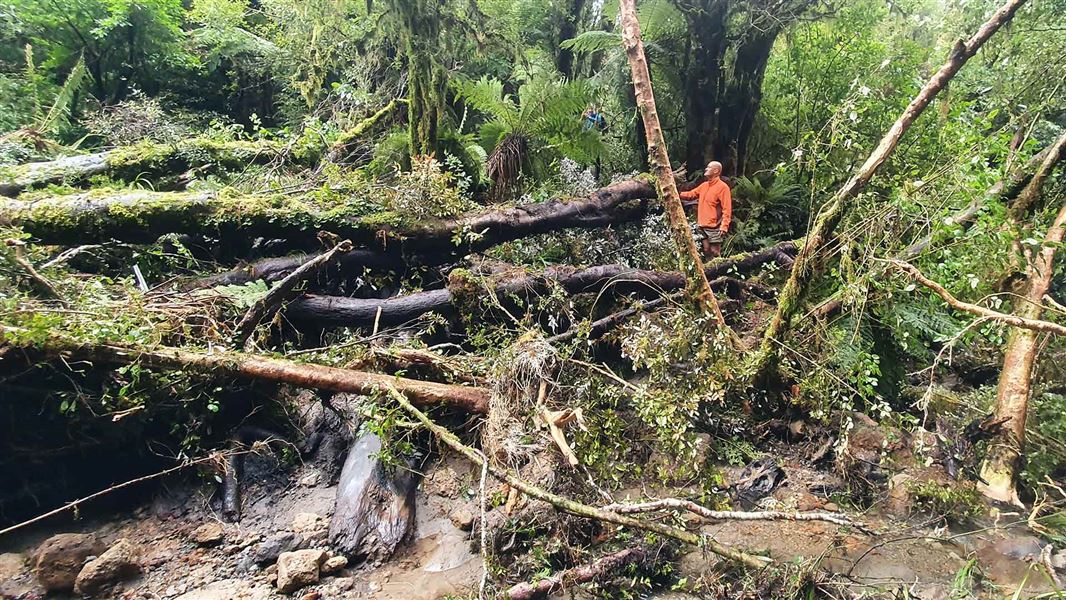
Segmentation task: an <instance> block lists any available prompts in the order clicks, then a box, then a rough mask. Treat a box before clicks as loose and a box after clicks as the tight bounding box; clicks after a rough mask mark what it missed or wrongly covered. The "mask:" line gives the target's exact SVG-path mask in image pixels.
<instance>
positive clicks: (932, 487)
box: [907, 481, 986, 522]
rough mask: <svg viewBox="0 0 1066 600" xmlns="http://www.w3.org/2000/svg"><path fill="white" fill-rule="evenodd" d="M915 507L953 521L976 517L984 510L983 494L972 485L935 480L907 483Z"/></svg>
mask: <svg viewBox="0 0 1066 600" xmlns="http://www.w3.org/2000/svg"><path fill="white" fill-rule="evenodd" d="M907 489H908V491H909V492H910V493H911V494H912V495H913V497H914V503H915V506H916V507H920V508H921V509H923V510H925V511H928V512H930V513H932V514H934V515H938V516H942V517H945V518H947V519H950V520H951V521H953V522H965V521H969V520H972V519H976V518H977V517H980V516H981V515H983V514H984V513H985V511H986V504H985V500H984V496H982V495H981V492H978V491H977V489H976V488H975V487H973V486H972V485H965V484H957V485H956V484H949V485H944V484H940V483H937V482H935V481H927V482H921V483H913V482H912V483H909V484H907Z"/></svg>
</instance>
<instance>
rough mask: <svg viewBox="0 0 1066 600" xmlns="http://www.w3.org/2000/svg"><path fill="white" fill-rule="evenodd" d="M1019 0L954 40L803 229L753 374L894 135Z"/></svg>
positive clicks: (769, 354)
mask: <svg viewBox="0 0 1066 600" xmlns="http://www.w3.org/2000/svg"><path fill="white" fill-rule="evenodd" d="M1024 3H1025V0H1008V1H1007V2H1006V3H1005V4H1003V5H1002V6H1000V7H999V8H998V9H997V10H996V12H995V13H993V14H992V16H991V17H990V18H989V19H988V20H987V21H986V22H985V23H984V24H983V25H981V27H980V28H979V29H978V30H977V32H976V33H974V35H973V36H972V37H971V38H970V39H969V40H967V41H965V42H962V41H959V42H957V43H956V44H955V47H954V48H953V50H952V52H951V56H950V57H949V58H948V60H947V62H946V63H944V64H943V65H942V66H941V67H940V69H938V70H937V72H936V73H935V74H934V75H933V76H932V77H931V78H930V79H929V81H927V82H926V83H925V85H924V86H922V89H921V90H920V91H919V92H918V95H917V96H915V97H914V99H913V100H911V102H910V104H908V105H907V108H905V109H904V110H903V114H901V115H900V116H899V118H898V119H896V122H895V123H893V124H892V127H891V128H890V129H889V130H888V132H887V133H886V134H885V135H884V137H882V138H881V141H880V143H879V144H878V145H877V147H876V148H875V149H874V151H873V152H872V153H871V154H870V156H869V157H868V158H867V159H866V162H864V163H863V165H862V166H861V167H859V169H858V171H856V172H855V174H854V175H852V176H851V178H850V179H849V180H848V181H847V183H845V184H844V186H843V187H842V188H841V189H840V190H839V191H837V193H836V194H835V195H834V196H833V197H832V199H830V200H829V202H827V203H826V204H825V206H824V207H823V208H822V210H821V211H820V213H819V215H818V217H817V219H816V220H815V222H814V225H813V227H812V228H811V230H810V232H809V233H808V234H807V239H806V241H805V242H804V244H803V249H802V250H801V251H800V253H799V256H798V257H797V258H796V263H795V264H794V265H793V266H792V273H791V275H790V276H789V278H788V281H787V282H785V285H784V287H783V288H782V289H781V295H780V298H779V300H778V305H777V311H776V312H775V313H774V316H773V318H772V319H771V321H770V325H769V327H767V329H766V332H765V333H764V335H763V340H762V343H761V345H760V347H759V351H758V354H757V355H756V357H755V365H754V366H755V368H754V372H755V373H756V374H759V375H763V374H765V372H766V370H767V368H768V367H769V366H770V365H772V364H776V361H775V360H774V357H775V356H776V344H777V343H779V342H781V338H782V337H783V336H784V335H785V334H786V333H787V332H788V330H789V327H790V325H791V323H790V321H791V319H792V317H793V315H795V313H796V312H797V311H798V310H799V309H800V306H801V304H802V302H803V299H804V297H805V296H806V293H807V289H808V287H809V286H810V283H811V280H812V279H813V278H814V275H815V273H816V271H817V269H818V266H819V264H820V263H821V262H822V261H823V260H824V257H822V256H820V255H821V252H822V250H823V249H824V248H825V246H826V244H827V243H828V242H829V241H830V239H831V238H832V236H833V233H834V232H835V231H836V228H837V225H839V224H840V221H841V220H842V219H843V218H844V216H845V215H846V214H847V213H848V212H849V211H850V210H851V208H852V205H853V204H854V199H855V197H856V196H858V194H859V192H860V191H862V189H863V188H864V187H866V184H867V183H868V182H869V181H870V179H872V178H873V176H874V174H876V173H877V171H878V169H879V168H880V167H881V165H883V164H884V163H885V161H886V160H888V157H889V156H891V155H892V152H893V151H895V149H896V146H897V145H898V144H899V141H900V138H902V137H903V134H904V133H906V131H907V130H908V129H910V127H911V125H913V124H914V121H915V120H916V119H917V118H918V116H919V115H921V114H922V112H923V111H924V110H925V109H926V108H927V107H928V106H929V104H930V103H931V102H932V101H933V99H934V98H936V96H937V94H938V93H940V91H941V90H943V89H944V87H945V86H946V85H947V84H948V82H949V81H951V78H952V77H954V76H955V74H956V73H958V72H959V70H960V69H962V67H963V65H965V64H966V61H968V60H969V59H970V58H971V57H973V56H974V54H976V53H977V50H978V49H980V48H981V46H983V45H984V43H985V42H987V41H988V39H989V38H990V37H992V35H993V34H994V33H995V32H996V31H998V30H999V29H1000V28H1001V27H1002V26H1003V25H1004V24H1005V23H1007V22H1008V21H1010V20H1011V18H1012V17H1013V16H1014V13H1016V12H1017V11H1018V9H1019V8H1021V6H1022V4H1024Z"/></svg>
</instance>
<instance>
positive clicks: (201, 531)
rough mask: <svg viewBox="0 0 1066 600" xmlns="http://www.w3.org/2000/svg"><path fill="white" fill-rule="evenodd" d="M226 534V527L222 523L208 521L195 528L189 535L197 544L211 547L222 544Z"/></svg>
mask: <svg viewBox="0 0 1066 600" xmlns="http://www.w3.org/2000/svg"><path fill="white" fill-rule="evenodd" d="M224 536H225V529H224V528H223V527H222V523H219V522H218V521H208V522H207V523H204V524H203V525H201V526H199V527H197V528H196V529H194V530H193V532H192V534H191V535H190V536H189V537H190V538H191V539H192V541H193V542H195V543H196V545H198V546H203V547H205V548H210V547H212V546H217V545H219V544H221V543H222V538H223V537H224Z"/></svg>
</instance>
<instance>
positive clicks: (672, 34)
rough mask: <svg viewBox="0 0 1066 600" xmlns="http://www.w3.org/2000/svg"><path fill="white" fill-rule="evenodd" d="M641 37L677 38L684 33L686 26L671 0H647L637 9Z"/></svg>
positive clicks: (651, 38)
mask: <svg viewBox="0 0 1066 600" xmlns="http://www.w3.org/2000/svg"><path fill="white" fill-rule="evenodd" d="M637 20H638V21H640V33H641V37H642V38H644V39H645V40H661V39H665V38H679V37H682V36H684V35H685V32H686V31H687V29H688V26H687V25H686V24H685V17H684V15H682V14H681V11H680V10H678V9H677V7H676V6H674V3H673V2H671V0H648V1H647V2H644V3H642V4H641V5H640V8H639V9H638V10H637Z"/></svg>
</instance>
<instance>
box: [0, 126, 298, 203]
mask: <svg viewBox="0 0 1066 600" xmlns="http://www.w3.org/2000/svg"><path fill="white" fill-rule="evenodd" d="M280 151H281V147H280V146H278V145H276V144H272V143H269V142H262V141H258V142H247V141H229V142H226V141H216V140H210V139H206V138H205V139H192V140H184V141H181V142H178V143H176V144H156V143H144V144H139V145H136V146H129V147H126V148H119V149H116V150H108V151H105V152H98V153H96V154H85V155H81V156H67V157H63V158H58V159H56V160H52V161H45V162H36V163H29V164H25V165H17V166H13V167H4V168H3V169H0V196H12V197H14V196H17V195H19V194H20V193H21V192H23V191H26V190H29V189H34V188H40V187H44V186H47V185H53V184H69V185H79V184H81V183H84V182H85V181H86V180H88V179H89V178H90V177H93V176H95V175H107V176H109V177H111V178H113V179H118V180H124V181H133V180H134V179H137V178H143V177H145V176H150V177H160V176H166V175H178V174H180V173H182V172H184V171H186V170H188V169H204V168H214V169H220V168H221V169H244V168H246V167H247V166H248V165H252V164H264V163H267V162H270V161H272V160H275V159H277V157H278V156H279V153H280Z"/></svg>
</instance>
